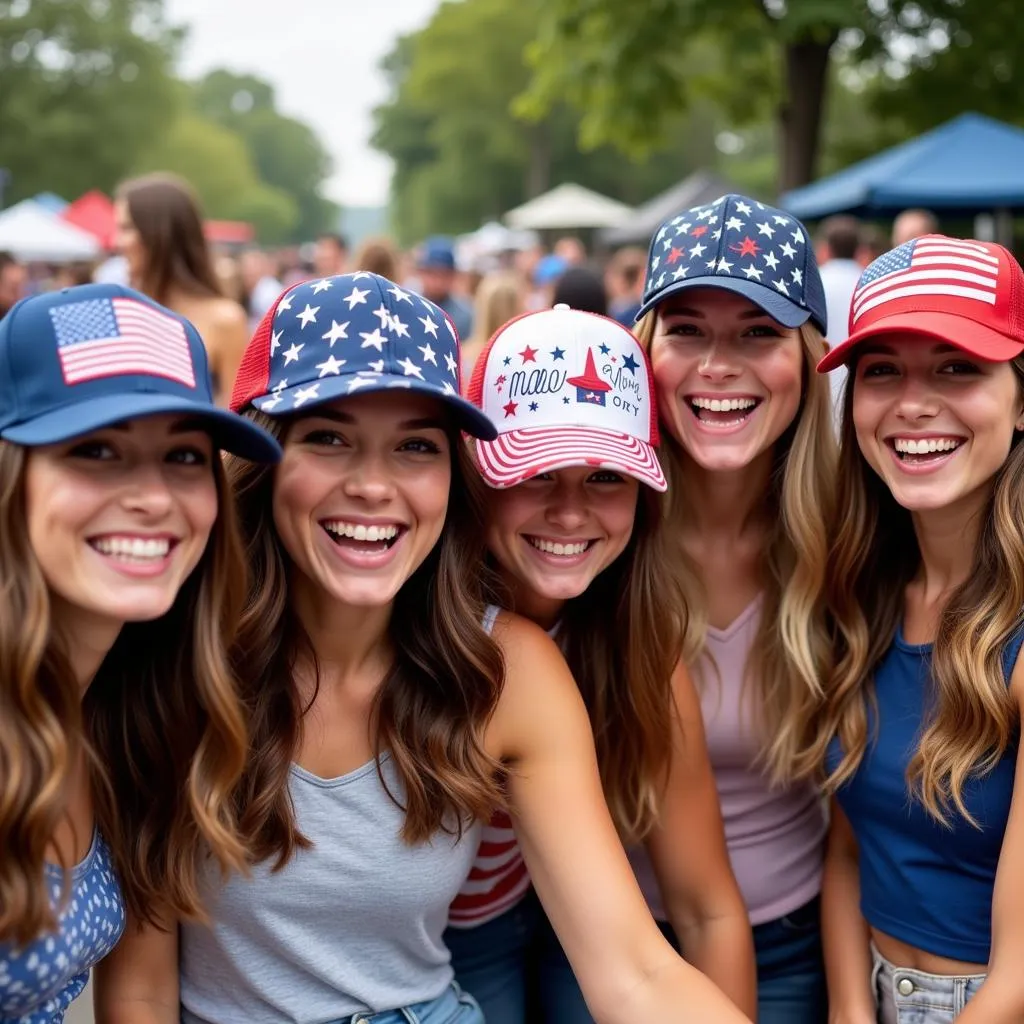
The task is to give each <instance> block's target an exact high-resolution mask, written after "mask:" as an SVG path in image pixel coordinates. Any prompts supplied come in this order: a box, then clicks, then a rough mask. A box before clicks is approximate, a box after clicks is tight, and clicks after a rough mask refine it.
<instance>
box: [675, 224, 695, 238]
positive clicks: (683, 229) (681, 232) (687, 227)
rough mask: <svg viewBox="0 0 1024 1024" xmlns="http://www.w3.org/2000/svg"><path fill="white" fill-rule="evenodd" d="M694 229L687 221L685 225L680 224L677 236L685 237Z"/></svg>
mask: <svg viewBox="0 0 1024 1024" xmlns="http://www.w3.org/2000/svg"><path fill="white" fill-rule="evenodd" d="M692 227H693V225H692V224H691V223H690V222H689V221H686V223H685V224H680V225H679V227H677V228H676V234H677V235H685V234H686V232H687V231H689V230H690V228H692Z"/></svg>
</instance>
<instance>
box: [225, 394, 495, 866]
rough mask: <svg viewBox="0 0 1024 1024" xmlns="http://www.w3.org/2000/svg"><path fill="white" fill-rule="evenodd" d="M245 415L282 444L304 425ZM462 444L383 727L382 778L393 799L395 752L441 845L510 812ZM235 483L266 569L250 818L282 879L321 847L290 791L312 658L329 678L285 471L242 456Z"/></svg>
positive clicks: (245, 628)
mask: <svg viewBox="0 0 1024 1024" xmlns="http://www.w3.org/2000/svg"><path fill="white" fill-rule="evenodd" d="M381 400H382V401H383V400H385V399H384V396H381ZM244 415H245V416H246V417H248V418H249V419H251V420H252V421H253V422H254V423H257V424H259V425H260V426H261V427H263V428H264V429H266V430H267V431H269V432H270V433H271V434H273V435H274V436H275V437H276V438H278V439H279V440H281V441H284V440H285V438H286V437H287V433H288V429H289V425H290V422H291V421H290V420H288V419H284V418H278V417H270V416H267V415H266V414H265V413H261V412H258V411H256V410H254V409H249V410H247V411H246V412H245V413H244ZM450 442H451V453H452V455H451V458H452V483H451V493H450V497H449V501H448V514H447V518H446V520H445V524H444V527H443V530H442V533H441V537H440V539H439V541H438V543H437V544H436V545H435V547H434V549H433V550H432V551H431V552H430V554H429V555H428V556H427V558H426V560H425V561H424V562H423V564H422V565H420V566H419V568H418V569H417V570H416V571H415V572H414V573H413V574H412V576H410V578H409V579H408V580H406V582H405V583H404V584H403V586H402V588H401V590H400V591H399V593H398V595H397V597H396V598H395V602H394V608H393V609H392V616H391V622H392V626H391V637H390V639H391V641H392V648H393V663H392V665H391V668H390V671H389V672H388V673H387V676H386V677H385V679H384V682H383V684H382V685H381V687H380V688H379V689H378V691H377V694H376V696H375V698H374V704H373V709H372V714H371V723H372V725H371V728H372V742H373V749H374V756H375V758H376V759H377V770H378V775H379V776H380V778H381V782H382V783H383V784H384V786H385V789H387V783H386V780H385V779H384V777H383V774H382V773H381V769H380V757H381V754H382V753H383V752H384V751H387V752H389V754H390V757H391V762H392V764H393V766H394V768H395V770H396V772H397V774H398V777H399V780H400V782H401V786H402V790H403V795H402V798H401V799H400V797H399V795H398V794H396V793H392V792H391V791H390V790H389V791H388V792H389V795H390V796H391V799H392V800H393V801H394V802H395V804H396V805H397V806H399V807H400V808H401V809H402V810H403V811H404V812H405V823H404V826H403V830H402V834H403V838H404V839H405V840H406V842H408V843H419V842H425V841H427V840H429V839H430V837H431V836H433V835H434V834H436V833H437V832H444V833H448V834H451V835H461V834H462V832H463V829H464V827H465V824H466V822H467V821H468V820H472V819H486V818H488V817H489V816H490V814H491V813H492V811H493V810H494V809H495V808H497V807H502V806H504V799H503V795H502V790H503V784H504V779H505V773H504V769H503V767H502V765H501V764H500V763H499V762H498V761H496V760H494V759H493V758H492V757H490V756H489V755H488V754H487V752H486V750H485V749H484V733H485V730H486V727H487V724H488V723H489V721H490V719H491V716H492V715H493V713H494V710H495V708H496V707H497V704H498V699H499V697H500V695H501V690H502V687H503V685H504V679H505V668H504V659H503V657H502V653H501V649H500V648H499V647H498V645H497V644H496V643H495V641H494V640H493V639H491V637H490V635H489V634H488V633H487V631H486V630H485V629H484V627H483V616H484V612H485V602H484V599H483V581H482V574H481V565H482V563H483V558H484V542H483V532H482V526H481V523H482V521H483V520H482V515H481V510H482V492H481V488H482V487H483V484H482V482H480V481H479V480H478V479H477V477H476V473H475V472H474V471H473V470H472V467H471V465H470V463H469V456H468V455H467V454H466V452H465V450H464V445H463V444H461V443H460V441H459V438H458V433H457V432H456V431H455V430H452V431H451V432H450ZM228 477H229V479H230V481H231V483H232V485H233V489H234V493H235V499H236V503H237V507H238V510H239V514H240V518H241V523H242V532H243V535H244V537H245V544H246V553H247V557H248V561H249V565H250V567H251V569H252V582H251V585H250V589H249V596H248V600H247V602H246V608H245V612H244V614H243V617H242V626H241V629H240V631H239V634H238V638H237V642H236V644H235V648H234V655H233V663H234V666H235V671H236V673H237V675H238V678H239V679H240V680H242V682H243V685H244V687H245V696H246V703H247V706H248V712H249V728H250V733H251V736H252V746H251V754H250V759H249V764H248V766H247V768H246V771H245V778H244V783H243V786H242V788H241V790H240V794H239V800H238V816H239V821H240V825H241V828H242V830H243V832H244V834H245V835H246V837H247V840H248V842H249V844H250V855H251V859H252V861H254V862H259V861H263V860H266V859H268V858H273V859H274V865H273V867H274V869H275V870H277V869H279V868H281V867H283V866H284V865H285V864H286V863H287V862H288V860H289V859H290V857H291V856H292V854H293V853H294V852H295V851H296V850H297V849H301V848H305V847H307V846H308V840H306V839H305V837H304V836H302V834H301V833H300V832H299V830H298V827H297V824H296V821H295V812H294V809H293V807H292V803H291V799H290V796H289V791H288V780H289V773H290V770H291V764H292V762H293V760H294V759H295V757H296V755H297V753H298V749H299V743H300V738H301V730H302V719H303V717H304V715H305V714H306V713H307V712H308V710H309V706H310V704H311V702H310V704H305V705H304V704H303V701H302V697H301V695H300V693H299V690H298V687H297V686H296V684H295V681H294V668H295V664H296V661H297V660H298V659H299V658H300V657H302V656H305V657H307V658H309V660H310V661H311V663H312V665H313V667H314V669H315V670H317V671H318V668H317V660H316V651H315V650H314V649H313V647H312V644H311V642H310V639H309V637H308V636H307V634H306V633H305V631H304V630H303V628H302V625H301V623H300V622H299V621H298V618H297V616H296V615H295V613H294V609H293V606H292V603H291V602H290V601H289V599H288V593H289V585H288V584H289V576H290V573H291V571H292V567H291V562H290V559H289V557H288V554H287V552H286V551H285V549H284V546H283V544H282V543H281V540H280V538H279V536H278V534H277V530H276V528H275V526H274V519H273V512H272V499H273V488H274V470H273V467H270V466H260V465H255V464H253V463H248V462H245V461H243V460H241V459H233V458H230V457H229V458H228ZM399 624H400V625H399Z"/></svg>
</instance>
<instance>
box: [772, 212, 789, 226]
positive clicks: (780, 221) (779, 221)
mask: <svg viewBox="0 0 1024 1024" xmlns="http://www.w3.org/2000/svg"><path fill="white" fill-rule="evenodd" d="M772 220H773V221H775V223H776V224H781V225H782V226H783V227H785V226H786V225H787V224H788V223H789V218H788V217H780V216H779V215H778V214H775V216H774V217H772Z"/></svg>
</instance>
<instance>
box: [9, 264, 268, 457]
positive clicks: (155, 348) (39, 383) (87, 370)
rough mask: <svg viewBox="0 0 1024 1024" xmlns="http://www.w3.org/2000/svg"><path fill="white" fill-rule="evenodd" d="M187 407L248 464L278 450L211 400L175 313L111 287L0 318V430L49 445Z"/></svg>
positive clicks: (187, 330) (48, 300) (204, 370)
mask: <svg viewBox="0 0 1024 1024" xmlns="http://www.w3.org/2000/svg"><path fill="white" fill-rule="evenodd" d="M166 413H186V414H188V415H189V416H195V417H197V418H198V419H199V420H200V421H202V423H203V425H204V427H205V428H206V429H208V430H209V432H210V436H211V437H212V438H213V440H214V443H215V444H216V445H217V447H219V448H222V449H224V450H225V451H229V452H232V453H233V454H235V455H241V456H242V457H243V458H247V459H252V460H253V461H255V462H276V461H277V460H278V459H279V458H280V457H281V448H280V446H279V445H278V443H277V442H276V441H275V440H274V439H273V438H272V437H271V436H270V435H269V434H268V433H266V431H264V430H261V429H260V428H259V427H257V426H256V425H255V424H253V423H250V422H248V421H247V420H243V419H242V418H241V417H240V416H236V415H235V414H234V413H232V412H229V411H228V410H227V409H220V408H218V407H217V406H216V405H215V404H214V400H213V389H212V386H211V382H210V372H209V368H208V365H207V361H206V349H205V348H204V346H203V341H202V338H200V337H199V332H198V331H197V330H196V329H195V327H193V326H192V324H190V323H189V322H188V321H187V320H185V319H184V318H182V317H180V316H177V315H176V314H175V313H172V312H171V311H170V310H169V309H165V308H164V307H163V306H160V305H157V303H155V302H153V301H152V300H151V299H148V298H146V296H144V295H142V294H141V293H139V292H137V291H134V290H133V289H131V288H126V287H124V286H123V285H118V284H86V285H79V286H78V287H75V288H65V289H63V290H62V291H59V292H46V293H44V294H42V295H34V296H32V297H30V298H27V299H22V300H21V301H20V302H18V303H17V304H16V305H14V306H13V307H12V308H11V309H10V310H9V311H8V313H7V315H6V316H5V317H4V318H3V320H0V437H2V438H3V439H4V440H5V441H12V442H14V443H15V444H20V445H26V446H30V447H31V446H35V445H45V444H57V443H59V442H61V441H67V440H70V439H71V438H74V437H80V436H81V435H83V434H88V433H90V432H91V431H93V430H99V429H101V428H102V427H109V426H111V425H113V424H115V423H122V422H124V421H125V420H132V419H136V418H138V417H140V416H155V415H158V414H166Z"/></svg>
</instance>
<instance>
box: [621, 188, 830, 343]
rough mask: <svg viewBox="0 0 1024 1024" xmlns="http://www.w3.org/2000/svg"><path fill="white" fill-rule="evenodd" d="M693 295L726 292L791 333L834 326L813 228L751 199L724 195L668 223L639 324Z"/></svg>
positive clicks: (656, 249)
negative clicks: (808, 326)
mask: <svg viewBox="0 0 1024 1024" xmlns="http://www.w3.org/2000/svg"><path fill="white" fill-rule="evenodd" d="M687 288H723V289H725V290H726V291H730V292H735V293H736V294H738V295H742V296H743V297H744V298H747V299H749V300H750V301H751V302H753V303H754V304H755V305H757V306H760V307H761V309H763V310H764V311H765V312H766V313H767V314H768V315H769V316H770V317H772V318H773V319H774V320H776V321H778V323H780V324H782V325H783V327H799V326H800V325H801V324H804V323H806V322H807V321H808V320H810V321H811V322H812V323H813V324H814V325H815V327H817V328H818V330H820V331H821V333H822V334H824V333H825V331H826V328H827V326H828V322H827V316H826V310H825V289H824V288H823V287H822V284H821V275H820V274H819V273H818V263H817V261H816V259H815V257H814V249H813V247H812V245H811V241H810V238H809V236H808V234H807V230H806V228H804V226H803V225H802V224H801V223H800V221H798V220H797V219H796V218H795V217H794V216H793V215H792V214H789V213H786V212H785V211H783V210H776V209H775V208H774V207H771V206H765V204H764V203H759V202H757V200H755V199H748V198H747V197H746V196H738V195H732V194H730V195H725V196H719V198H718V199H716V200H715V201H714V202H713V203H708V204H707V205H705V206H695V207H693V208H692V209H689V210H683V212H682V213H679V214H676V215H675V216H674V217H670V218H669V219H668V220H666V221H665V222H664V223H663V224H662V225H661V227H660V228H659V229H658V232H657V234H656V235H655V236H654V238H653V240H652V241H651V248H650V251H649V252H648V254H647V274H646V276H645V278H644V293H643V304H642V305H641V306H640V310H639V312H638V313H637V315H636V318H637V320H639V319H640V317H642V316H644V314H646V313H648V312H650V311H651V310H652V309H654V307H655V306H657V305H659V304H660V303H662V302H664V301H665V299H667V298H669V296H671V295H677V294H678V293H679V292H681V291H685V290H686V289H687Z"/></svg>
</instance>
